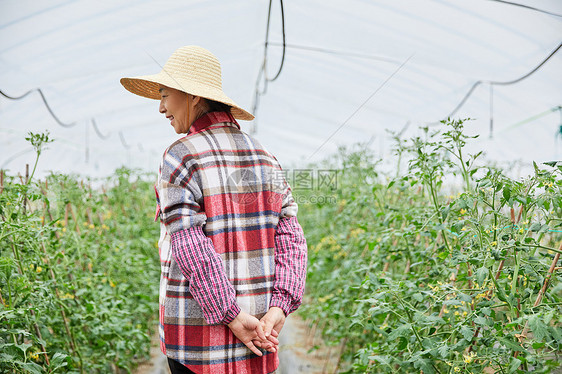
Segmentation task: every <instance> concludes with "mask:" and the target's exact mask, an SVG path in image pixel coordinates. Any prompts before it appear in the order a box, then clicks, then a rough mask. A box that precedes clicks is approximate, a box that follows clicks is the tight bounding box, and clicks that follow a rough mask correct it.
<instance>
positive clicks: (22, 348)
mask: <svg viewBox="0 0 562 374" xmlns="http://www.w3.org/2000/svg"><path fill="white" fill-rule="evenodd" d="M32 345H33V344H31V343H22V344H16V347H18V348H19V349H21V350H22V352H23V355H24V356H25V352H27V350H28V349H29V347H31V346H32Z"/></svg>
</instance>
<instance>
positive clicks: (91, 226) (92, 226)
mask: <svg viewBox="0 0 562 374" xmlns="http://www.w3.org/2000/svg"><path fill="white" fill-rule="evenodd" d="M88 227H89V228H90V230H91V229H93V228H94V227H96V226H94V225H92V224H89V225H88Z"/></svg>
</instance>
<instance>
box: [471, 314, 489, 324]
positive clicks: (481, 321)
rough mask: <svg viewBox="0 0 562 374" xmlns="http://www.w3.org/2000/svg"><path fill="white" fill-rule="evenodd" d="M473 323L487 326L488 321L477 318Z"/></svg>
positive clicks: (480, 317)
mask: <svg viewBox="0 0 562 374" xmlns="http://www.w3.org/2000/svg"><path fill="white" fill-rule="evenodd" d="M474 323H476V324H478V325H482V326H487V325H488V320H487V319H486V318H485V317H482V316H478V317H476V318H474Z"/></svg>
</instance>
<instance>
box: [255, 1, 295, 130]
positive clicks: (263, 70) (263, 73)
mask: <svg viewBox="0 0 562 374" xmlns="http://www.w3.org/2000/svg"><path fill="white" fill-rule="evenodd" d="M272 3H273V0H269V9H268V11H267V26H266V29H265V43H264V49H263V62H262V64H261V67H260V71H259V72H258V77H257V79H256V84H255V88H254V103H253V105H252V113H253V114H254V115H256V113H257V110H258V107H259V102H260V97H261V96H262V95H265V94H266V93H267V85H268V83H269V82H273V81H275V80H276V79H277V78H279V76H280V75H281V71H282V70H283V65H284V64H285V52H286V49H287V48H286V39H285V10H284V7H283V0H279V3H280V5H281V33H282V35H283V44H282V45H283V49H282V54H281V63H280V65H279V68H278V70H277V73H276V74H275V75H274V76H273V78H270V77H268V75H267V52H268V47H269V24H270V21H271V5H272ZM262 81H263V89H260V85H261V84H262ZM256 130H257V127H256V122H254V127H253V128H252V133H255V132H256Z"/></svg>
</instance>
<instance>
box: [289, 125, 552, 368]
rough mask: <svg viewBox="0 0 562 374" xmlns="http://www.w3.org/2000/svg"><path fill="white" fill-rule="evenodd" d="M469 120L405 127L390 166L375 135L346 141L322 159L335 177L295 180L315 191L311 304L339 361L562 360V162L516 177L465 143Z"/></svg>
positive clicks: (531, 364) (396, 364)
mask: <svg viewBox="0 0 562 374" xmlns="http://www.w3.org/2000/svg"><path fill="white" fill-rule="evenodd" d="M466 123H470V122H467V120H451V119H449V120H447V121H443V128H442V129H441V130H432V129H428V128H425V129H424V130H425V131H422V134H423V135H422V136H419V137H415V138H412V139H410V140H402V139H400V138H399V137H398V136H395V137H394V138H395V140H396V147H395V151H396V160H397V165H395V167H393V169H392V170H393V171H392V173H389V172H382V171H381V170H383V169H384V168H383V167H382V165H383V164H381V163H380V161H377V160H375V159H374V157H373V156H372V154H370V153H369V152H368V151H367V150H366V148H364V147H359V146H358V147H357V148H351V149H350V148H348V149H341V150H340V152H339V153H338V154H337V155H335V156H333V157H331V158H328V159H326V160H325V161H324V162H322V163H320V164H318V165H315V167H317V168H319V169H337V170H338V178H337V186H335V187H334V186H333V185H332V186H330V188H328V187H326V186H323V185H322V183H318V185H317V186H316V187H315V188H314V189H309V190H300V191H297V190H295V194H296V195H298V197H299V199H300V200H301V201H309V203H308V204H307V203H304V204H301V205H300V209H299V217H300V218H299V221H300V222H301V223H302V225H303V227H304V230H305V233H306V234H307V239H308V243H309V272H308V280H307V302H305V303H304V305H303V307H302V308H301V312H300V313H301V314H302V315H303V316H304V317H305V318H307V319H308V320H309V321H310V323H311V325H312V326H314V330H316V331H320V332H321V333H322V336H323V338H324V340H325V341H326V342H328V343H329V344H330V345H331V349H332V351H333V353H334V354H336V355H339V356H340V362H339V364H338V369H337V371H341V372H358V373H414V372H418V373H424V374H430V373H524V372H533V373H549V372H552V371H553V370H554V368H557V367H560V363H561V356H560V354H561V344H562V328H561V327H562V308H561V304H562V282H561V278H562V276H561V272H560V270H561V265H560V261H559V258H560V253H562V250H561V249H562V247H561V243H562V235H561V234H560V233H561V232H562V195H561V187H562V179H561V174H562V164H561V163H550V164H548V165H546V164H544V165H540V166H539V165H537V164H534V172H533V173H532V175H529V176H528V177H525V178H512V177H509V176H508V174H509V173H506V172H505V171H504V170H502V169H501V168H499V167H495V166H490V165H489V164H488V165H487V164H486V163H484V162H483V161H482V160H481V155H480V154H475V155H468V154H467V151H466V143H467V142H469V141H474V138H476V137H472V136H467V135H466V134H465V132H464V126H465V124H466ZM316 182H319V181H315V183H316ZM318 196H327V197H330V198H331V199H328V198H325V199H319V198H318ZM333 200H335V201H336V203H335V204H334V203H331V201H333ZM326 201H328V203H326Z"/></svg>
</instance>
